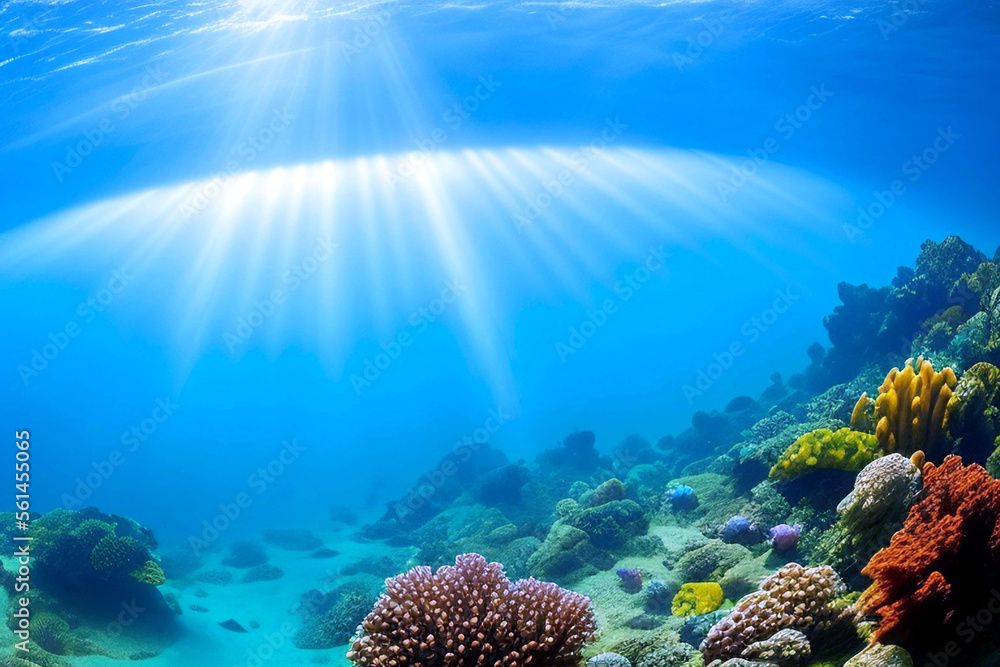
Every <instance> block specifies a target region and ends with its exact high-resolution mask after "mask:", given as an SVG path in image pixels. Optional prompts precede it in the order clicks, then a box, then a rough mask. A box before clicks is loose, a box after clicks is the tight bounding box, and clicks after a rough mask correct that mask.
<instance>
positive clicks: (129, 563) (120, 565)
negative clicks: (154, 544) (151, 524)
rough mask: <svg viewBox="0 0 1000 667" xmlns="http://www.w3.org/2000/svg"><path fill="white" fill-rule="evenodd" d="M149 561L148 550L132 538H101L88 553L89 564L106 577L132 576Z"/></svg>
mask: <svg viewBox="0 0 1000 667" xmlns="http://www.w3.org/2000/svg"><path fill="white" fill-rule="evenodd" d="M149 560H150V558H149V550H147V549H146V546H145V545H144V544H142V543H141V542H140V541H139V540H137V539H135V538H133V537H117V536H114V535H109V536H107V537H102V538H101V540H100V541H99V542H98V543H97V546H95V547H94V550H93V551H92V552H90V564H91V565H93V566H94V569H95V570H97V571H98V572H99V573H101V574H103V575H105V576H107V577H115V576H118V575H122V574H132V573H133V572H135V571H136V570H140V569H141V568H143V567H145V565H146V562H147V561H149Z"/></svg>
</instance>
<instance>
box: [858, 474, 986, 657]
mask: <svg viewBox="0 0 1000 667" xmlns="http://www.w3.org/2000/svg"><path fill="white" fill-rule="evenodd" d="M923 474H924V498H923V499H922V500H921V501H919V502H918V503H917V504H916V505H914V506H913V508H912V509H911V510H910V513H909V516H908V517H907V519H906V522H905V523H904V525H903V528H902V530H900V531H899V532H898V533H896V535H894V536H893V538H892V541H891V543H890V545H889V546H888V547H887V548H885V549H883V550H881V551H880V552H878V553H877V554H875V556H874V557H873V558H872V560H871V561H870V562H869V563H868V565H867V566H866V567H865V569H864V570H863V573H864V574H865V575H867V576H868V577H870V578H871V579H872V580H873V583H872V585H871V587H870V588H869V589H868V590H867V591H865V593H864V595H863V596H862V597H861V599H860V600H859V601H858V606H859V608H860V609H861V610H863V611H864V613H866V614H869V615H873V616H875V617H876V618H878V620H879V622H878V626H877V627H876V629H875V631H874V632H873V634H872V641H873V642H885V643H893V644H899V645H901V646H903V647H904V648H907V649H908V650H910V651H911V652H913V651H914V650H926V651H934V650H940V646H941V645H943V644H944V643H945V642H946V640H947V638H950V637H953V636H955V627H956V625H957V624H958V623H959V622H961V621H962V619H965V618H966V617H968V616H969V615H970V614H973V615H974V614H975V613H976V612H977V611H979V610H980V609H984V608H986V606H987V603H988V602H989V601H990V596H991V595H992V591H994V590H995V589H996V586H997V585H998V584H1000V481H998V480H994V479H992V478H990V476H989V475H988V474H987V473H986V471H985V470H984V469H983V468H981V467H980V466H978V465H974V464H973V465H969V466H963V464H962V460H961V459H960V458H959V457H957V456H949V457H948V458H947V459H945V461H944V462H943V463H942V464H941V465H940V466H935V465H933V464H927V465H926V466H925V467H924V471H923Z"/></svg>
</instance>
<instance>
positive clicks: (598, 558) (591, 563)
mask: <svg viewBox="0 0 1000 667" xmlns="http://www.w3.org/2000/svg"><path fill="white" fill-rule="evenodd" d="M612 565H614V558H611V557H610V556H608V555H607V554H606V553H605V552H603V551H600V550H599V549H597V548H596V547H595V546H594V545H593V544H591V542H590V538H589V537H588V536H587V533H585V532H583V531H582V530H580V529H579V528H574V527H573V526H569V525H566V524H564V523H560V522H556V523H555V524H553V526H552V528H551V529H550V530H549V534H548V535H547V536H546V538H545V541H544V542H542V544H541V545H540V546H539V547H538V549H537V550H536V551H535V552H534V553H533V554H531V556H530V557H529V558H528V562H527V566H528V569H529V571H531V572H533V573H534V574H535V575H536V576H538V577H541V578H543V579H550V580H552V581H556V582H559V583H564V584H571V583H573V582H575V581H578V580H580V579H582V578H583V577H586V576H588V575H590V574H593V573H595V572H597V571H598V570H603V569H607V568H609V567H611V566H612Z"/></svg>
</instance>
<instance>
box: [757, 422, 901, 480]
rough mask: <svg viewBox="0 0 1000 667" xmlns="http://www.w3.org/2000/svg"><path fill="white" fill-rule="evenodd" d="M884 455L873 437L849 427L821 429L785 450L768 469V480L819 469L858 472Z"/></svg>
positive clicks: (807, 434)
mask: <svg viewBox="0 0 1000 667" xmlns="http://www.w3.org/2000/svg"><path fill="white" fill-rule="evenodd" d="M883 453H884V452H883V451H882V449H881V448H880V447H879V444H878V439H877V438H876V437H875V436H874V435H871V434H869V433H862V432H860V431H852V430H851V429H849V428H842V429H840V430H838V431H831V430H830V429H827V428H821V429H818V430H816V431H812V432H810V433H806V434H805V435H803V436H802V437H801V438H799V439H798V440H796V441H795V443H794V444H792V446H791V447H789V448H788V449H787V450H785V453H784V454H782V455H781V459H779V461H778V463H776V464H775V466H774V467H773V468H771V474H770V478H771V479H774V480H788V479H792V478H793V477H797V476H799V475H801V474H802V473H805V472H809V471H811V470H817V469H819V468H834V469H837V470H849V471H852V472H857V471H860V470H861V469H862V468H864V467H865V466H866V465H868V464H869V463H871V462H872V461H874V460H875V459H877V458H880V457H881V456H882V455H883Z"/></svg>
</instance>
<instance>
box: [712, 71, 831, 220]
mask: <svg viewBox="0 0 1000 667" xmlns="http://www.w3.org/2000/svg"><path fill="white" fill-rule="evenodd" d="M831 97H833V93H832V92H830V91H829V90H827V88H826V84H825V83H824V84H821V85H819V86H810V88H809V95H808V96H807V97H806V101H805V102H804V103H803V104H800V105H799V106H798V107H796V108H795V110H793V111H790V112H788V113H786V114H784V115H783V116H781V118H779V119H778V120H777V121H775V123H774V131H775V132H777V136H771V137H768V138H767V139H765V140H764V141H763V142H762V143H761V145H760V146H759V147H757V148H750V149H748V150H747V152H746V154H747V157H746V159H744V160H743V161H742V162H740V163H739V165H737V166H731V167H730V168H729V178H726V179H724V180H720V181H716V183H715V189H716V190H717V191H718V193H719V196H720V197H721V198H722V201H723V202H726V201H728V200H729V198H730V197H731V196H732V195H734V194H736V193H737V192H738V191H739V190H740V189H741V188H743V186H744V185H746V184H747V182H748V181H749V180H750V178H752V177H753V175H754V174H756V173H757V171H758V170H759V169H760V168H761V167H762V166H764V164H766V163H767V162H768V160H770V159H771V156H772V155H774V154H775V153H777V152H778V151H780V150H781V148H782V146H783V144H782V143H781V141H780V140H779V139H781V140H784V141H790V140H791V139H792V137H794V136H795V134H796V133H797V132H798V131H799V130H801V129H802V128H803V127H804V126H805V124H806V123H808V122H809V121H810V120H812V118H813V117H814V116H815V114H816V112H817V111H819V110H820V109H822V108H823V107H824V106H825V105H826V103H827V102H828V101H829V100H830V98H831Z"/></svg>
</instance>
